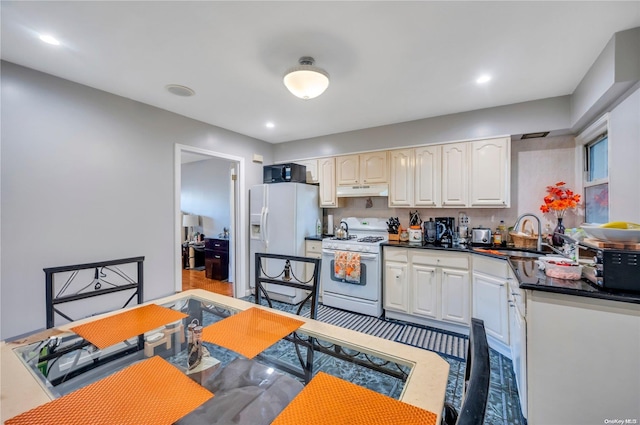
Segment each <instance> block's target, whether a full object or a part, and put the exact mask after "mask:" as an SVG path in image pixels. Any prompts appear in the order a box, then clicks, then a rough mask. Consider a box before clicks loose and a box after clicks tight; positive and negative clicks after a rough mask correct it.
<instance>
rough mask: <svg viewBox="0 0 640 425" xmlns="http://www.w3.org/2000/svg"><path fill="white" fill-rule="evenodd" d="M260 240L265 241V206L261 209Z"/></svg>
mask: <svg viewBox="0 0 640 425" xmlns="http://www.w3.org/2000/svg"><path fill="white" fill-rule="evenodd" d="M260 242H264V207H262V210H261V211H260Z"/></svg>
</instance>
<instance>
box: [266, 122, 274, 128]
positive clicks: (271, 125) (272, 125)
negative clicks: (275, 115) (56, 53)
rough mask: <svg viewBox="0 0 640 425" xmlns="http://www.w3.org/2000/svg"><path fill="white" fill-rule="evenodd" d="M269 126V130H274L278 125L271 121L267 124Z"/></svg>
mask: <svg viewBox="0 0 640 425" xmlns="http://www.w3.org/2000/svg"><path fill="white" fill-rule="evenodd" d="M265 125H266V126H267V128H273V127H275V126H276V125H275V124H274V123H272V122H271V121H269V122H268V123H266V124H265Z"/></svg>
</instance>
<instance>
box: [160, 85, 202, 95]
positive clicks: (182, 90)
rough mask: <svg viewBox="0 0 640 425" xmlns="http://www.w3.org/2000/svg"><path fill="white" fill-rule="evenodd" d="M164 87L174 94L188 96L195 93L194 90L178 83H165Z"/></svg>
mask: <svg viewBox="0 0 640 425" xmlns="http://www.w3.org/2000/svg"><path fill="white" fill-rule="evenodd" d="M164 88H165V89H167V91H168V92H169V93H171V94H175V95H176V96H182V97H190V96H193V95H194V94H196V92H195V91H193V90H192V89H190V88H189V87H187V86H181V85H179V84H167V85H166V86H165V87H164Z"/></svg>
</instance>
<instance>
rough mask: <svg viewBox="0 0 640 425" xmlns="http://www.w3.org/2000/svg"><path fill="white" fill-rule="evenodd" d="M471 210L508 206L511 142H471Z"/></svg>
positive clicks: (502, 140)
mask: <svg viewBox="0 0 640 425" xmlns="http://www.w3.org/2000/svg"><path fill="white" fill-rule="evenodd" d="M470 146H471V167H470V168H471V179H470V181H469V195H470V202H471V206H472V207H485V206H490V207H508V206H509V204H510V203H509V200H510V197H509V192H510V180H511V175H510V170H511V167H510V156H511V154H510V152H509V151H510V149H509V148H510V139H509V138H501V139H491V140H480V141H477V142H471V143H470Z"/></svg>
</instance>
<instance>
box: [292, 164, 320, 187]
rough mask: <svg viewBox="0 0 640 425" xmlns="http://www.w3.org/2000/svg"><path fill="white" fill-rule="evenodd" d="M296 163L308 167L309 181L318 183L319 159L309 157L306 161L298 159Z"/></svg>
mask: <svg viewBox="0 0 640 425" xmlns="http://www.w3.org/2000/svg"><path fill="white" fill-rule="evenodd" d="M296 164H300V165H304V166H305V167H307V183H318V182H319V180H318V160H317V159H309V160H306V161H296Z"/></svg>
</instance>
